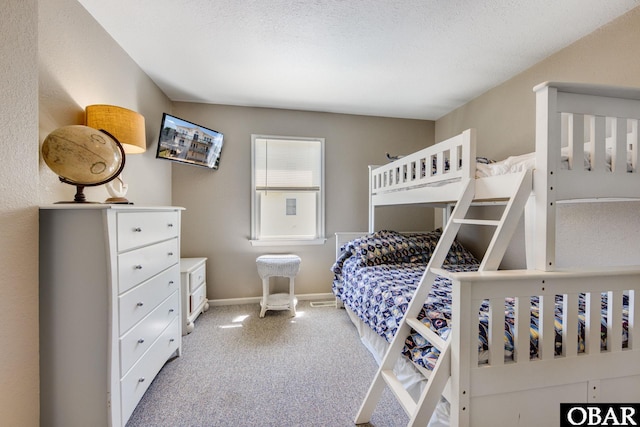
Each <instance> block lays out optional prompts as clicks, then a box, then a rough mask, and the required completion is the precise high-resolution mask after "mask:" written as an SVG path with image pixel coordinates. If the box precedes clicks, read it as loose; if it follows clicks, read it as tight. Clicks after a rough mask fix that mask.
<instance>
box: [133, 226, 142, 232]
mask: <svg viewBox="0 0 640 427" xmlns="http://www.w3.org/2000/svg"><path fill="white" fill-rule="evenodd" d="M133 232H134V233H142V228H140V227H135V228H134V229H133Z"/></svg>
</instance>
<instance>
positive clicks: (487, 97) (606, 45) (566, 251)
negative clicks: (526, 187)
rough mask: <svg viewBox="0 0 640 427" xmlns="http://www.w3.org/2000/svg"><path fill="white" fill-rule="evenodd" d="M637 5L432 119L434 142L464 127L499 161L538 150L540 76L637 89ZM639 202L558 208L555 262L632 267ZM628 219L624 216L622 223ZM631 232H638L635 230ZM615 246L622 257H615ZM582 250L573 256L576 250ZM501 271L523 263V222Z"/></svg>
mask: <svg viewBox="0 0 640 427" xmlns="http://www.w3.org/2000/svg"><path fill="white" fill-rule="evenodd" d="M639 42H640V7H637V8H635V9H634V10H632V11H630V12H629V13H627V14H625V15H623V16H622V17H620V18H618V19H616V20H614V21H612V22H610V23H609V24H607V25H605V26H603V27H601V28H600V29H598V30H596V31H594V32H593V33H591V34H589V35H588V36H586V37H584V38H583V39H581V40H579V41H577V42H576V43H574V44H572V45H570V46H568V47H566V48H565V49H563V50H561V51H559V52H557V53H556V54H554V55H552V56H550V57H549V58H547V59H545V60H543V61H541V62H540V63H538V64H536V65H535V66H533V67H531V68H529V69H528V70H526V71H524V72H523V73H521V74H519V75H517V76H515V77H514V78H512V79H510V80H508V81H507V82H505V83H503V84H502V85H500V86H497V87H496V88H494V89H491V90H490V91H488V92H486V93H484V94H483V95H481V96H479V97H478V98H476V99H474V100H473V101H471V102H469V103H467V104H465V105H463V106H462V107H460V108H458V109H456V110H454V111H452V112H451V113H449V114H447V115H445V116H444V117H442V118H440V119H439V120H437V121H436V134H435V135H436V141H441V140H443V139H446V138H448V137H450V136H452V135H455V134H456V133H459V132H461V131H463V130H465V129H467V128H471V127H473V128H476V129H477V141H478V148H477V152H478V155H479V156H486V157H489V158H493V159H503V158H505V157H507V156H510V155H518V154H524V153H528V152H532V151H534V149H535V142H534V141H535V97H534V93H533V91H532V89H533V87H534V86H535V85H537V84H538V83H541V82H544V81H573V82H585V83H598V84H610V85H618V86H634V87H640V43H639ZM638 209H640V205H639V204H638V203H635V202H634V203H630V202H627V203H620V204H615V205H609V204H608V205H594V204H579V205H560V209H559V210H558V226H557V230H558V231H557V241H558V242H559V245H558V248H557V249H558V259H557V264H558V266H560V267H569V266H571V267H576V266H583V265H589V266H594V265H619V264H620V263H623V264H625V263H627V264H628V263H631V264H637V259H638V256H640V255H639V254H638V251H640V249H639V250H638V251H634V252H633V254H631V255H629V254H628V253H627V252H629V250H630V249H631V248H636V247H637V245H629V244H627V245H625V244H622V246H621V242H629V240H633V239H634V238H636V240H637V238H639V237H640V227H632V228H631V229H630V228H629V227H628V226H624V225H618V224H626V225H628V221H629V218H634V219H635V218H637V212H638ZM605 214H606V217H607V218H617V221H610V222H609V223H608V225H607V228H606V232H604V234H602V235H599V236H600V237H606V239H603V238H600V237H599V238H598V239H597V240H596V241H597V242H598V244H593V239H590V238H589V236H594V224H599V225H598V227H597V228H598V230H602V222H601V218H602V217H603V216H604V215H605ZM624 218H626V220H624ZM635 230H638V231H637V232H636V231H635ZM461 240H463V241H464V242H465V243H466V244H467V245H468V246H470V247H472V248H473V249H478V248H482V247H483V246H484V245H485V244H486V241H484V242H483V238H479V237H478V235H477V234H474V235H471V234H468V233H467V234H464V235H463V236H462V238H461ZM620 247H624V248H625V255H624V256H620V255H619V254H620ZM576 248H580V249H579V253H575V252H574V251H575V249H576ZM507 256H508V258H507V259H506V260H505V261H506V262H505V263H504V264H503V267H504V268H523V267H524V266H525V261H524V243H523V228H522V227H521V228H520V229H519V230H518V232H517V235H516V237H515V238H514V241H513V242H512V245H511V247H510V249H509V251H508V253H507Z"/></svg>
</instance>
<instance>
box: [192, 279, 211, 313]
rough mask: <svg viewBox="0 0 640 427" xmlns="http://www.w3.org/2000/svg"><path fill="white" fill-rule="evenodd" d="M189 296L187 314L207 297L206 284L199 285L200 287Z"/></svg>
mask: <svg viewBox="0 0 640 427" xmlns="http://www.w3.org/2000/svg"><path fill="white" fill-rule="evenodd" d="M189 298H190V301H189V314H191V313H192V312H193V310H195V309H197V308H198V307H200V305H201V304H202V303H203V302H204V300H205V299H207V286H206V285H201V286H200V288H198V289H196V290H195V291H194V292H193V293H192V294H191V296H190V297H189Z"/></svg>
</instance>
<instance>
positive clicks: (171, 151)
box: [156, 113, 223, 169]
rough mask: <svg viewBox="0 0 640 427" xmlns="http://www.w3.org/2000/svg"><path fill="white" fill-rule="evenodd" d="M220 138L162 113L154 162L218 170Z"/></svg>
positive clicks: (204, 128) (195, 125) (201, 127)
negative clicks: (162, 161)
mask: <svg viewBox="0 0 640 427" xmlns="http://www.w3.org/2000/svg"><path fill="white" fill-rule="evenodd" d="M222 144H223V135H222V134H221V133H220V132H218V131H215V130H213V129H208V128H206V127H203V126H200V125H197V124H195V123H191V122H189V121H187V120H183V119H179V118H178V117H175V116H172V115H170V114H167V113H164V114H163V115H162V124H161V126H160V138H159V139H158V151H157V152H156V158H158V159H166V160H172V161H175V162H181V163H185V164H189V165H196V166H204V167H208V168H210V169H218V164H219V163H220V153H221V151H222Z"/></svg>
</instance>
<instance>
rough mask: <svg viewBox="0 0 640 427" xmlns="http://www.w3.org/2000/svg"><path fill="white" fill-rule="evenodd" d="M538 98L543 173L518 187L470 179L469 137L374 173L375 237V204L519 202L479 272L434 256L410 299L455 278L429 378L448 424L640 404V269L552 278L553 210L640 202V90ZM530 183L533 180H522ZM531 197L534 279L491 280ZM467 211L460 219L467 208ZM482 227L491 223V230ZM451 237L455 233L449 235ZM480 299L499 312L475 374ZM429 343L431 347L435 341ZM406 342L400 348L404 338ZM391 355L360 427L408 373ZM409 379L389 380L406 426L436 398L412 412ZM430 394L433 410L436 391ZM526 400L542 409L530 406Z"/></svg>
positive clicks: (499, 275) (548, 87)
mask: <svg viewBox="0 0 640 427" xmlns="http://www.w3.org/2000/svg"><path fill="white" fill-rule="evenodd" d="M534 91H535V93H536V151H535V154H534V156H535V169H534V170H533V172H527V171H526V170H527V168H526V167H525V168H522V169H523V172H519V173H518V174H516V175H517V176H518V177H519V179H518V180H515V181H514V178H513V175H498V176H490V177H482V178H477V179H476V150H475V141H474V139H475V135H474V132H473V130H469V131H466V132H463V133H462V134H460V135H458V136H456V137H454V138H451V139H449V140H447V141H445V142H442V143H439V144H436V145H434V146H431V147H427V148H425V149H424V150H421V151H419V152H417V153H414V154H412V155H409V156H405V157H403V158H401V159H399V160H396V161H394V162H392V163H389V164H387V165H385V166H382V167H377V168H372V169H371V170H370V200H369V202H370V216H369V229H370V230H369V232H372V231H374V229H375V208H376V207H377V206H383V205H397V204H427V205H433V206H447V205H449V204H452V203H454V204H456V206H461V205H465V204H466V207H468V205H469V204H470V203H471V201H472V200H473V201H487V200H491V201H494V200H506V201H507V207H508V208H507V209H506V210H508V209H509V206H510V204H511V203H512V202H513V201H514V200H516V202H515V205H514V206H512V208H513V214H511V216H509V215H507V216H506V217H503V218H502V219H501V220H500V221H494V222H495V223H496V224H493V225H497V226H498V229H500V228H501V227H503V226H504V228H505V229H507V230H506V231H505V232H504V233H501V232H496V235H495V236H494V239H493V240H492V242H491V243H490V244H489V248H488V249H487V254H486V255H485V258H484V259H483V261H482V264H481V267H480V269H479V270H480V271H479V272H462V273H451V272H449V271H445V270H443V269H441V268H439V267H440V265H441V264H442V259H443V257H444V256H445V255H444V253H440V252H438V249H436V252H434V258H436V253H438V254H440V255H439V259H436V260H434V259H432V260H431V262H430V263H429V266H428V267H427V272H425V276H424V277H423V279H422V283H421V284H420V286H419V287H418V289H417V290H416V295H418V294H420V295H424V296H426V295H427V294H426V293H425V292H428V291H429V289H430V288H431V283H432V282H433V277H435V276H432V277H429V274H432V275H436V274H437V275H439V276H443V277H447V278H449V279H450V280H451V282H452V306H451V313H452V318H453V319H455V320H454V327H453V328H452V330H451V334H450V336H449V338H448V340H447V342H446V343H444V342H443V346H445V350H443V352H442V354H445V355H446V356H445V357H444V358H443V357H441V359H446V361H445V362H446V364H448V365H447V366H444V365H443V366H438V365H436V368H435V369H434V371H433V373H434V374H436V373H437V375H436V376H433V377H431V379H430V380H429V382H433V383H434V386H433V387H440V388H441V389H443V390H442V391H441V392H442V396H444V397H445V398H446V400H447V401H448V402H449V404H450V420H449V422H450V425H452V426H458V425H460V426H467V425H473V426H496V425H530V426H539V425H558V424H559V422H560V421H559V420H560V403H561V402H562V403H575V402H584V403H587V402H590V403H602V402H621V403H622V402H640V345H638V342H639V341H640V330H639V329H638V325H640V314H639V313H640V299H637V298H636V295H640V260H638V265H636V266H621V267H610V268H609V267H602V268H597V269H584V268H583V269H579V270H560V269H558V268H557V267H556V253H555V247H556V244H555V243H556V242H555V236H556V230H555V227H556V204H557V202H559V201H563V200H577V199H580V200H584V199H589V200H593V201H610V200H618V199H640V173H639V172H640V171H639V170H638V167H637V165H638V153H637V149H636V147H637V144H638V119H639V118H640V90H638V89H625V88H613V87H603V86H593V85H585V84H571V83H545V84H542V85H539V86H537V87H536V88H534ZM530 175H532V180H529V179H528V176H530ZM514 182H517V184H514ZM525 193H526V195H525V196H523V194H525ZM529 195H531V197H529ZM527 199H528V202H527V208H526V209H524V211H525V224H526V235H527V246H526V249H527V258H528V260H527V261H528V266H529V269H528V270H509V271H495V270H497V267H498V265H499V261H500V259H501V258H502V255H503V254H504V251H505V250H506V246H507V244H508V243H509V240H510V237H511V234H512V231H513V228H515V222H517V221H518V219H519V218H520V216H521V211H522V207H523V206H524V202H525V201H527ZM456 209H457V207H456ZM464 210H465V212H466V208H465V209H464ZM506 210H505V211H506ZM467 221H468V220H466V219H464V214H463V216H459V215H458V216H457V217H456V210H455V209H454V212H453V214H452V219H451V220H450V221H449V222H448V223H447V226H446V227H445V230H444V232H443V236H446V238H443V239H442V240H447V241H444V242H443V241H441V242H440V243H439V244H438V246H440V244H442V245H443V247H444V246H446V248H444V252H446V250H448V247H449V246H450V245H451V242H452V240H453V238H454V237H455V235H456V234H457V230H458V229H459V227H460V224H464V223H467ZM639 221H640V220H639ZM454 223H457V224H458V225H455V224H454ZM475 224H476V225H490V224H488V221H485V222H484V223H483V221H476V222H475ZM637 225H640V224H637ZM637 225H636V224H634V225H633V226H634V227H636V226H637ZM450 227H451V228H452V229H453V231H449V228H450ZM456 227H457V228H456ZM337 237H338V238H337V247H340V246H341V244H342V243H344V241H346V240H348V239H350V238H352V237H353V234H340V233H339V234H338V235H337ZM558 295H560V296H562V307H563V313H562V324H563V327H562V336H563V341H562V344H561V351H560V352H559V354H558V352H557V351H556V342H555V331H554V323H555V321H556V318H555V313H554V310H555V305H556V296H558ZM603 295H605V296H606V299H607V300H608V301H609V303H608V305H607V307H606V317H607V319H606V322H605V325H606V331H607V336H608V338H607V341H606V346H605V347H604V348H601V342H600V338H601V337H600V325H601V321H602V316H601V311H600V307H601V303H602V302H603V300H602V296H603ZM579 296H580V297H584V301H586V302H585V306H586V308H585V310H586V311H585V312H584V314H582V312H581V313H579V309H578V299H579ZM623 296H624V298H625V301H626V300H627V299H628V312H625V313H624V316H625V317H624V318H625V319H627V340H626V342H625V343H624V345H623V340H622V336H623V326H622V322H623V313H622V311H623V303H622V301H623ZM531 297H536V298H538V299H539V301H540V310H539V319H538V322H539V339H538V352H537V354H536V355H535V356H534V357H530V355H529V350H530V341H529V339H530V331H529V322H530V316H531V311H530V304H529V302H528V301H530V299H531ZM418 299H419V298H418ZM422 300H424V298H422ZM506 300H511V301H515V306H514V307H515V308H514V310H515V311H514V319H515V338H514V343H513V345H514V349H513V357H512V358H509V359H507V360H505V350H504V332H503V325H504V322H505V309H504V308H505V301H506ZM483 301H488V302H489V305H490V307H491V308H490V310H489V325H490V331H489V338H488V360H487V361H486V362H483V363H481V364H480V363H479V356H478V351H477V343H478V333H477V331H478V328H479V320H478V307H479V306H480V304H482V302H483ZM419 306H420V304H416V308H412V305H410V308H409V310H408V311H407V315H406V316H405V317H406V318H407V320H406V323H410V320H411V319H409V318H410V317H414V316H415V314H416V313H417V310H419ZM582 315H583V316H584V330H585V333H584V351H578V350H577V345H575V344H576V341H575V338H569V337H576V336H577V334H578V324H579V320H578V317H579V316H582ZM403 323H405V322H404V320H403ZM411 326H412V327H413V324H411ZM402 327H404V328H409V326H407V325H402ZM361 329H362V328H361ZM400 330H401V329H400V328H399V329H398V331H399V332H398V334H400ZM407 330H408V329H407ZM403 331H404V330H403ZM427 332H428V331H425V333H427ZM363 333H364V332H363ZM423 336H425V337H430V335H429V334H426V335H423ZM401 340H402V341H404V337H402V339H401ZM434 340H437V337H434ZM378 341H379V340H378ZM395 341H396V340H394V341H393V342H392V344H391V346H389V348H395V349H396V350H397V349H398V348H401V345H402V342H401V341H399V340H398V341H399V343H396V342H395ZM430 341H431V340H430ZM568 344H570V345H568ZM394 346H395V347H394ZM391 353H393V351H392V350H390V351H388V352H387V354H386V356H385V358H384V359H383V360H382V362H381V369H380V372H379V373H378V375H377V376H376V379H375V380H374V384H372V387H371V389H370V391H369V393H368V397H367V399H366V400H365V402H364V403H363V405H362V407H361V409H360V411H359V413H358V416H357V418H356V422H357V423H362V422H367V421H368V420H369V418H370V416H371V413H372V411H373V410H374V409H375V405H376V402H377V396H379V393H380V392H381V384H382V388H384V386H385V384H384V383H383V382H381V381H380V378H383V377H385V376H387V374H385V371H388V370H389V369H390V366H391V367H393V366H396V369H398V368H397V366H398V365H406V364H407V362H406V361H405V360H404V359H403V358H398V357H394V356H393V355H391ZM396 362H397V363H396ZM445 362H443V363H445ZM390 364H391V365H390ZM415 371H416V372H418V371H424V370H420V369H416V370H415ZM441 372H444V374H442V375H444V376H441ZM424 374H425V372H421V373H420V375H424ZM403 376H404V375H403V374H398V375H397V377H396V378H395V379H393V380H391V381H389V380H385V381H386V383H387V385H389V386H391V389H392V390H393V391H394V392H395V393H396V395H397V396H398V399H399V401H400V402H401V403H402V404H403V406H404V407H405V410H407V413H408V414H409V415H410V417H411V422H410V424H411V425H426V424H427V422H428V420H429V417H430V416H431V412H432V410H433V407H435V403H436V402H435V400H437V399H435V400H434V396H433V394H434V393H433V392H429V393H427V394H426V395H422V396H421V397H419V398H418V399H422V400H419V401H417V402H415V400H416V396H415V393H413V399H411V401H409V397H410V396H409V395H406V394H404V393H403V392H402V391H401V390H400V391H398V390H397V389H398V387H395V386H393V384H392V383H395V382H402V383H405V385H406V384H407V383H413V384H414V385H415V384H416V381H415V380H409V381H404V380H403V378H402V377H403ZM425 383H427V384H428V382H425V381H424V380H422V386H423V388H424V384H425ZM445 383H446V387H444V385H445ZM438 384H439V385H438ZM410 394H411V393H410ZM436 394H437V398H438V399H439V398H440V396H439V395H440V392H437V393H436ZM532 401H535V402H536V404H535V405H532V404H531V402H532Z"/></svg>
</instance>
